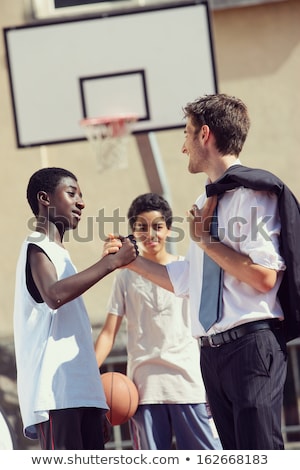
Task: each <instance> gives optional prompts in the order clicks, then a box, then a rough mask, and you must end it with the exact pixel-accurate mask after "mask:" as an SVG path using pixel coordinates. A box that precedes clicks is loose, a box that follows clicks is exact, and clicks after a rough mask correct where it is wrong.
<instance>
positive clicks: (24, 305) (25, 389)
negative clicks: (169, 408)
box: [14, 232, 107, 439]
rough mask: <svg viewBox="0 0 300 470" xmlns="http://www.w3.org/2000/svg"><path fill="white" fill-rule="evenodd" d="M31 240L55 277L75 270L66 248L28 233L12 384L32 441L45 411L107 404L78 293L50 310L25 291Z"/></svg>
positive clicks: (20, 277) (18, 281) (23, 253)
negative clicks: (44, 257) (45, 255)
mask: <svg viewBox="0 0 300 470" xmlns="http://www.w3.org/2000/svg"><path fill="white" fill-rule="evenodd" d="M32 243H33V244H35V245H37V246H39V247H40V248H41V249H42V250H43V251H44V252H45V253H46V254H47V256H48V257H49V259H50V260H51V261H52V263H53V264H54V266H55V269H56V271H57V277H58V279H63V278H66V277H69V276H71V275H73V274H75V273H76V269H75V267H74V265H73V264H72V262H71V259H70V256H69V253H68V251H67V250H65V249H64V248H62V247H61V246H59V245H57V244H56V243H55V242H52V241H50V240H49V238H48V237H46V236H45V235H43V234H41V233H38V232H34V233H32V234H31V235H30V236H29V237H28V238H27V240H25V242H24V243H23V245H22V248H21V253H20V256H19V260H18V264H17V272H16V289H15V307H14V335H15V351H16V362H17V384H18V396H19V404H20V409H21V415H22V419H23V425H24V433H25V435H26V436H27V437H29V438H32V439H35V438H37V435H36V430H35V426H34V425H35V424H36V423H39V422H43V421H47V420H48V419H49V415H48V411H49V410H53V409H64V408H78V407H97V408H103V409H107V405H106V400H105V396H104V392H103V388H102V384H101V380H100V374H99V369H98V366H97V361H96V357H95V353H94V346H93V339H92V332H91V325H90V321H89V318H88V315H87V312H86V309H85V306H84V303H83V300H82V297H78V298H77V299H74V300H72V301H71V302H68V303H67V304H65V305H63V306H62V307H60V308H59V309H57V310H53V309H51V308H50V307H48V305H47V304H46V303H45V302H42V303H37V302H36V301H35V300H34V299H33V298H32V296H31V295H30V293H29V292H28V289H27V286H26V274H25V273H26V259H27V248H28V245H29V244H32Z"/></svg>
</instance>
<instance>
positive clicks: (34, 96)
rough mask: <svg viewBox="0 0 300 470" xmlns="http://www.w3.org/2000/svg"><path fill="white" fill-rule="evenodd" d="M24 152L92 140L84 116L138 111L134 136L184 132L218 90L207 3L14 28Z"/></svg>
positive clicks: (9, 45) (8, 35) (10, 35)
mask: <svg viewBox="0 0 300 470" xmlns="http://www.w3.org/2000/svg"><path fill="white" fill-rule="evenodd" d="M4 37H5V45H6V53H7V61H8V70H9V79H10V85H11V96H12V106H13V111H14V120H15V129H16V141H17V146H18V147H20V148H21V147H28V146H37V145H49V144H57V143H64V142H71V141H76V140H84V139H85V135H84V131H83V129H82V128H81V127H80V125H79V122H80V120H81V119H82V118H84V117H97V116H103V115H110V114H119V113H122V114H123V113H126V112H130V113H136V114H137V115H138V121H137V122H136V124H135V125H134V129H133V130H134V133H137V132H150V131H159V130H166V129H174V128H179V127H183V126H184V122H183V113H182V107H183V106H184V105H185V104H186V103H187V102H188V101H192V100H194V99H195V98H196V97H197V96H200V95H203V94H207V93H214V92H216V91H217V90H216V87H217V85H216V74H215V65H214V57H213V47H212V38H211V30H210V22H209V11H208V5H207V2H199V1H197V2H196V1H194V2H182V3H176V4H175V3H174V4H168V5H166V6H160V7H157V6H156V7H152V8H150V7H145V8H138V9H132V10H124V11H122V12H115V11H112V12H111V13H107V12H106V13H105V14H103V15H100V16H99V15H98V16H93V17H84V18H83V17H82V18H72V19H71V18H70V19H68V20H61V21H53V20H51V21H50V22H42V23H41V22H35V23H32V24H27V25H24V26H17V27H8V28H5V29H4Z"/></svg>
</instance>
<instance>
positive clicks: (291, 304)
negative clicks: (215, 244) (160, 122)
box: [206, 165, 300, 341]
mask: <svg viewBox="0 0 300 470" xmlns="http://www.w3.org/2000/svg"><path fill="white" fill-rule="evenodd" d="M239 186H243V187H245V188H250V189H254V190H258V191H271V192H273V193H275V194H276V195H277V197H278V210H279V215H280V219H281V234H280V253H281V255H282V257H283V258H284V260H285V263H286V270H285V271H284V275H283V279H282V283H281V285H280V288H279V291H278V298H279V301H280V304H281V307H282V309H283V312H284V316H285V321H284V327H285V334H286V340H287V341H290V340H292V339H294V338H297V337H298V336H300V243H299V238H298V237H300V206H299V203H298V201H297V199H296V197H295V196H294V195H293V193H292V192H291V191H290V189H289V188H288V187H287V186H286V185H285V184H284V183H283V182H282V181H281V180H280V179H279V178H277V176H275V175H273V174H272V173H270V172H269V171H266V170H260V169H255V168H248V167H245V166H243V165H234V166H232V167H230V168H228V170H227V171H226V172H225V173H224V175H222V177H221V178H219V179H218V180H217V181H215V183H212V184H209V185H207V187H206V193H207V196H208V197H209V196H212V195H214V194H222V193H224V192H225V191H227V190H230V189H234V188H237V187H239Z"/></svg>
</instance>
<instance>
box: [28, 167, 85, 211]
mask: <svg viewBox="0 0 300 470" xmlns="http://www.w3.org/2000/svg"><path fill="white" fill-rule="evenodd" d="M63 178H72V179H74V180H75V181H77V178H76V176H75V175H74V174H73V173H71V171H69V170H65V169H64V168H56V167H50V168H42V169H40V170H38V171H36V172H35V173H33V175H32V176H31V177H30V179H29V182H28V186H27V201H28V203H29V205H30V207H31V210H32V212H33V213H34V215H35V216H37V215H38V213H39V205H38V199H37V195H38V193H39V191H45V192H47V193H50V194H51V193H54V191H55V189H56V188H57V186H58V185H59V183H60V181H61V180H62V179H63Z"/></svg>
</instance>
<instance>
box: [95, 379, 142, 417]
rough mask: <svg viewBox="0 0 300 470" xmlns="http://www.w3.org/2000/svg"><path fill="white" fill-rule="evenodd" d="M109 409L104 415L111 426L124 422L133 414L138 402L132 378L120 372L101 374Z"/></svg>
mask: <svg viewBox="0 0 300 470" xmlns="http://www.w3.org/2000/svg"><path fill="white" fill-rule="evenodd" d="M101 379H102V384H103V389H104V393H105V397H106V402H107V405H108V406H109V408H110V409H109V411H108V412H107V414H106V416H107V419H108V420H109V422H110V424H111V425H112V426H117V425H120V424H123V423H126V421H128V420H129V419H130V418H131V416H133V415H134V413H135V412H136V409H137V407H138V404H139V396H138V391H137V388H136V386H135V385H134V383H133V382H132V380H130V378H129V377H127V375H125V374H121V373H120V372H105V373H104V374H102V375H101Z"/></svg>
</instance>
